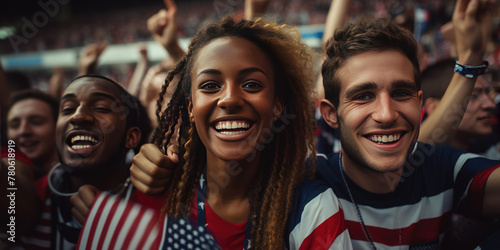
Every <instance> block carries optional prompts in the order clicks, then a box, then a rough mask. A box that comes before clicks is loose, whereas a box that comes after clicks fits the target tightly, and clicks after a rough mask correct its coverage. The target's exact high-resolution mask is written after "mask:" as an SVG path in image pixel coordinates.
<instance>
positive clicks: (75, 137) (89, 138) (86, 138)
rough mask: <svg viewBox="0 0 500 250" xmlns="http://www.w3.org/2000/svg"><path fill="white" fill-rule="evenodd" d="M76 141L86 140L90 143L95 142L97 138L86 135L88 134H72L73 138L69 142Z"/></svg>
mask: <svg viewBox="0 0 500 250" xmlns="http://www.w3.org/2000/svg"><path fill="white" fill-rule="evenodd" d="M76 141H87V142H91V143H97V140H96V139H94V138H93V137H92V136H88V135H77V136H74V137H73V138H71V143H72V144H73V143H75V142H76ZM73 146H78V145H73Z"/></svg>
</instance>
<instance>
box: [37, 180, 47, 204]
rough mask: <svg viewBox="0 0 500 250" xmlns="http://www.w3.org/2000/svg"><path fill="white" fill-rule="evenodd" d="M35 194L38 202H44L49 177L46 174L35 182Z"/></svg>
mask: <svg viewBox="0 0 500 250" xmlns="http://www.w3.org/2000/svg"><path fill="white" fill-rule="evenodd" d="M35 187H36V192H37V194H38V197H40V200H42V201H45V199H47V196H48V194H49V175H48V174H46V175H45V176H43V177H42V178H40V179H38V180H36V181H35Z"/></svg>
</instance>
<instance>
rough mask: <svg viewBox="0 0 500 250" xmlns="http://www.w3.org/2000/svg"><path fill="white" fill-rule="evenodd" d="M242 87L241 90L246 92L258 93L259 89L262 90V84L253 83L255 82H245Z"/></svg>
mask: <svg viewBox="0 0 500 250" xmlns="http://www.w3.org/2000/svg"><path fill="white" fill-rule="evenodd" d="M242 87H243V89H245V90H246V91H248V92H258V91H260V90H261V89H263V88H264V87H263V86H262V84H260V83H258V82H255V81H251V82H246V83H244V84H243V86H242Z"/></svg>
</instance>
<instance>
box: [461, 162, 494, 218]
mask: <svg viewBox="0 0 500 250" xmlns="http://www.w3.org/2000/svg"><path fill="white" fill-rule="evenodd" d="M499 167H500V165H496V166H494V167H491V168H488V169H486V170H483V171H482V172H481V173H479V174H478V175H476V176H475V177H474V178H473V179H472V181H471V183H470V185H469V189H468V191H467V196H466V197H465V199H464V201H463V202H462V204H466V205H464V207H463V208H462V209H464V210H462V211H463V212H464V213H465V214H466V215H468V216H474V217H477V215H478V214H480V213H481V211H482V210H483V200H484V189H485V187H486V181H487V180H488V178H489V177H490V175H491V173H492V172H493V171H495V170H496V169H497V168H499Z"/></svg>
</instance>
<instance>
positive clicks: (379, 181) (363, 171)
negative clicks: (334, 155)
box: [342, 157, 403, 194]
mask: <svg viewBox="0 0 500 250" xmlns="http://www.w3.org/2000/svg"><path fill="white" fill-rule="evenodd" d="M342 165H343V169H344V173H345V174H346V175H347V176H349V178H350V179H351V180H352V181H353V182H354V183H356V185H358V186H359V187H361V188H362V189H364V190H366V191H368V192H371V193H378V194H384V193H389V192H392V191H394V189H396V187H397V186H398V184H399V181H400V180H401V175H402V172H403V169H402V168H400V169H398V170H397V171H393V172H385V173H382V172H377V171H374V170H372V169H369V168H368V167H364V166H360V164H359V163H355V162H350V161H349V160H346V158H345V157H342ZM346 185H347V183H346Z"/></svg>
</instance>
